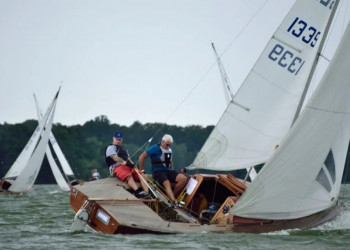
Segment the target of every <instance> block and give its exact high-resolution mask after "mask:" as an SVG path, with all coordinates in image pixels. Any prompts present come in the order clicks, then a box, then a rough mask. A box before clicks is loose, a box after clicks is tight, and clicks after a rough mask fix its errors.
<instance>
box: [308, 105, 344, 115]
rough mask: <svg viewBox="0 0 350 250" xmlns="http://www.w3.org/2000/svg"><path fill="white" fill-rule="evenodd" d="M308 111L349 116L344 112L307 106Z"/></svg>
mask: <svg viewBox="0 0 350 250" xmlns="http://www.w3.org/2000/svg"><path fill="white" fill-rule="evenodd" d="M307 108H309V109H313V110H316V111H322V112H327V113H333V114H342V115H350V112H344V111H334V110H327V109H321V108H316V107H312V106H307Z"/></svg>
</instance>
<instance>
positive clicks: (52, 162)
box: [46, 145, 70, 191]
mask: <svg viewBox="0 0 350 250" xmlns="http://www.w3.org/2000/svg"><path fill="white" fill-rule="evenodd" d="M46 157H47V160H48V161H49V164H50V167H51V170H52V173H53V176H54V177H55V180H56V182H57V185H58V186H59V187H60V188H61V190H62V191H70V188H69V185H68V184H67V181H66V179H65V178H64V177H63V175H62V173H61V171H60V169H59V168H58V166H57V164H56V161H55V159H54V158H53V155H52V152H51V149H50V147H49V145H47V146H46Z"/></svg>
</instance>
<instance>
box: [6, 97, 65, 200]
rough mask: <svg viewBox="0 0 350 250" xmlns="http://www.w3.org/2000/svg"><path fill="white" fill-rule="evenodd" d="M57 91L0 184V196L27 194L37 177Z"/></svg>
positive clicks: (52, 116) (50, 125) (49, 130)
mask: <svg viewBox="0 0 350 250" xmlns="http://www.w3.org/2000/svg"><path fill="white" fill-rule="evenodd" d="M59 91H60V90H58V91H57V93H56V95H55V97H54V98H53V100H52V102H51V104H50V105H49V107H48V109H47V111H46V113H45V114H44V116H43V117H42V118H41V119H40V120H39V124H38V126H37V127H36V129H35V131H34V133H33V134H32V136H31V137H30V139H29V141H28V143H27V144H26V146H25V147H24V149H23V150H22V152H21V153H20V154H19V156H18V157H17V159H16V161H15V162H14V163H13V165H12V166H11V167H10V169H9V170H8V172H7V173H6V175H5V176H4V177H3V178H2V180H1V183H0V194H22V193H28V192H29V191H30V190H31V189H32V187H33V185H34V182H35V180H36V178H37V176H38V173H39V170H40V167H41V164H42V161H43V159H44V155H45V149H46V145H47V143H48V140H49V135H50V132H51V128H52V123H53V118H54V114H55V108H56V102H57V98H58V94H59Z"/></svg>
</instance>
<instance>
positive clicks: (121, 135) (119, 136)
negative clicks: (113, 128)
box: [113, 131, 123, 139]
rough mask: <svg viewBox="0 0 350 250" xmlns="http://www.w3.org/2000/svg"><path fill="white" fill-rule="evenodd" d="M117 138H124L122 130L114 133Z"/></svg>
mask: <svg viewBox="0 0 350 250" xmlns="http://www.w3.org/2000/svg"><path fill="white" fill-rule="evenodd" d="M113 136H114V137H115V138H116V139H123V134H122V132H119V131H117V132H115V133H114V135H113Z"/></svg>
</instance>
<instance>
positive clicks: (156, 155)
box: [139, 134, 187, 202]
mask: <svg viewBox="0 0 350 250" xmlns="http://www.w3.org/2000/svg"><path fill="white" fill-rule="evenodd" d="M172 144H173V137H172V136H171V135H168V134H166V135H164V136H163V138H162V141H161V143H159V144H154V145H152V146H150V147H149V148H148V149H147V150H146V151H145V152H143V153H142V154H141V156H140V158H139V166H140V169H141V170H143V169H144V167H145V159H146V158H147V157H148V156H149V157H150V158H151V164H152V174H153V179H154V180H155V181H157V182H158V183H160V184H161V185H163V187H164V188H165V191H166V193H167V195H168V197H169V199H170V200H171V201H173V202H175V201H176V199H175V197H176V196H177V195H178V194H179V193H180V192H181V191H182V189H183V188H184V187H185V185H186V183H187V178H186V176H184V175H183V174H179V173H177V172H176V171H174V166H173V160H172V158H173V152H172V150H171V145H172ZM171 183H175V187H174V191H173V190H172V188H171Z"/></svg>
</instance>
